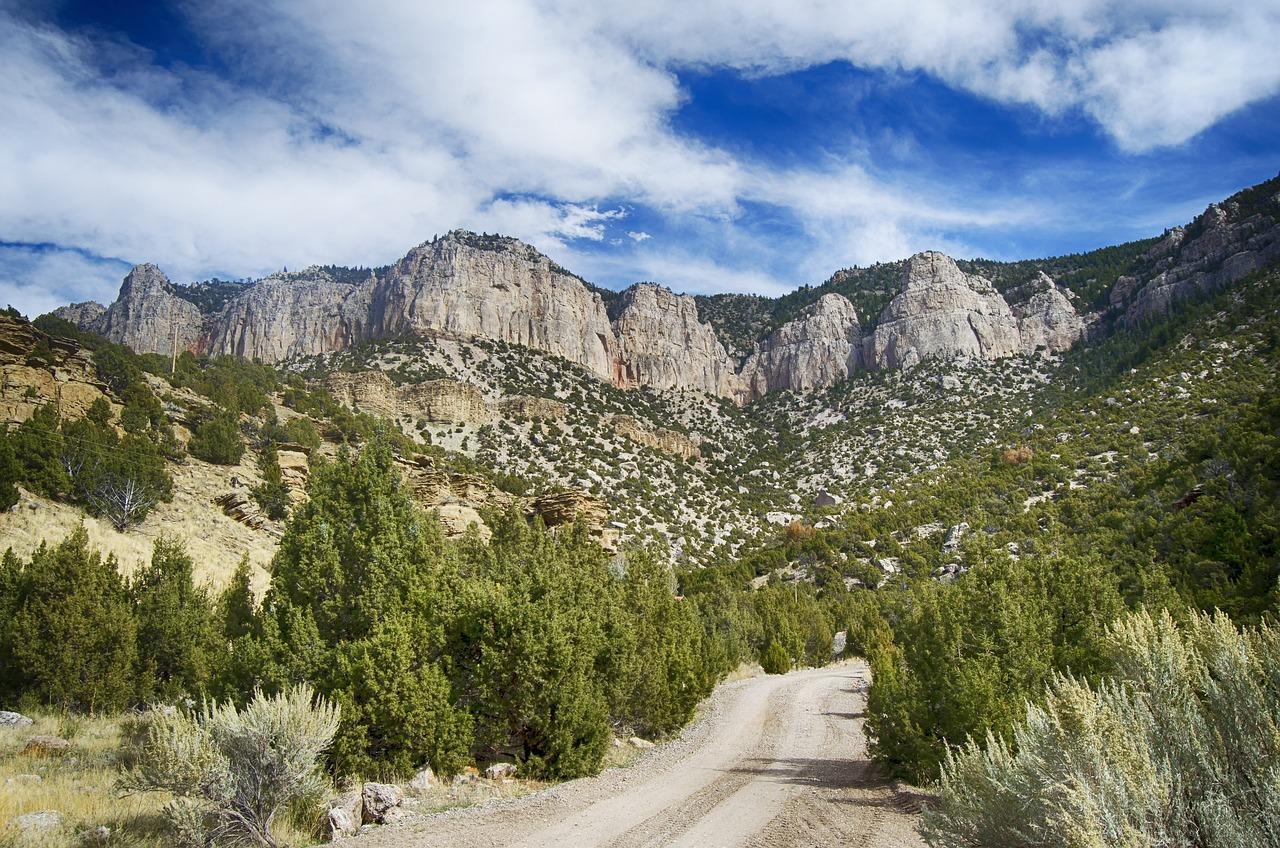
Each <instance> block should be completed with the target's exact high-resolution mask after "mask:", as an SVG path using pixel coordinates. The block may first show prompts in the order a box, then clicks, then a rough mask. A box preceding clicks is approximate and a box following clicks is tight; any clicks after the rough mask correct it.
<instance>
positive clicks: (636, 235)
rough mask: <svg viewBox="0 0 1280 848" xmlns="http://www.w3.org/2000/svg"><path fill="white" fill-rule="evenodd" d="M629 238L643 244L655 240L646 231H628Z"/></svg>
mask: <svg viewBox="0 0 1280 848" xmlns="http://www.w3.org/2000/svg"><path fill="white" fill-rule="evenodd" d="M627 238H629V239H631V240H632V241H635V242H641V241H648V240H649V239H651V238H653V236H651V235H649V234H648V233H646V232H645V231H644V230H628V231H627Z"/></svg>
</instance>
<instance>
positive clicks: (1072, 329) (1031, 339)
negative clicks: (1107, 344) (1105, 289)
mask: <svg viewBox="0 0 1280 848" xmlns="http://www.w3.org/2000/svg"><path fill="white" fill-rule="evenodd" d="M1009 299H1010V301H1011V303H1012V309H1013V314H1014V317H1016V318H1017V319H1018V334H1019V336H1020V337H1021V339H1022V350H1023V352H1025V353H1034V352H1035V351H1036V350H1038V349H1043V350H1047V351H1049V352H1050V353H1059V352H1061V351H1064V350H1067V349H1069V348H1070V347H1071V346H1072V345H1074V344H1075V343H1076V341H1077V340H1079V338H1080V337H1081V335H1083V333H1084V320H1083V319H1082V318H1081V317H1080V315H1079V314H1078V313H1077V312H1076V308H1075V306H1074V305H1073V304H1072V303H1071V298H1070V296H1069V294H1068V293H1067V292H1066V291H1064V290H1063V289H1061V288H1059V287H1058V286H1057V284H1055V283H1054V282H1053V280H1052V279H1051V278H1050V277H1049V276H1048V275H1047V274H1045V273H1044V272H1043V271H1041V272H1040V273H1039V275H1038V276H1037V277H1036V279H1034V280H1032V281H1031V282H1030V283H1028V284H1027V285H1025V286H1022V287H1020V288H1019V289H1018V290H1017V291H1016V292H1011V293H1010V297H1009Z"/></svg>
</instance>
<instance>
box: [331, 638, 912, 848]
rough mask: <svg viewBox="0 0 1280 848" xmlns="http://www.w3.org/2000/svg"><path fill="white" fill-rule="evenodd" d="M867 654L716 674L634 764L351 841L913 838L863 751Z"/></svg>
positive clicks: (903, 806)
mask: <svg viewBox="0 0 1280 848" xmlns="http://www.w3.org/2000/svg"><path fill="white" fill-rule="evenodd" d="M867 679H868V675H867V669H866V665H865V664H863V663H860V662H850V663H843V664H840V665H835V666H829V667H827V668H821V669H812V670H806V671H798V672H792V673H791V674H787V675H780V676H773V675H770V676H765V677H756V678H752V679H750V680H743V681H738V682H735V683H729V684H724V685H722V686H720V687H719V688H718V689H717V690H716V692H715V694H714V695H713V696H712V698H711V699H710V701H709V704H708V710H707V713H706V716H705V717H704V718H703V719H702V720H700V721H698V722H697V723H695V724H694V725H692V726H691V727H689V728H688V729H686V730H685V732H684V733H683V734H682V735H681V736H680V738H679V739H677V740H675V741H673V742H671V743H669V744H666V745H662V746H660V747H658V748H656V749H654V750H653V751H650V752H649V753H647V754H646V755H645V757H644V758H642V759H641V760H640V761H639V762H637V763H636V764H635V765H633V766H631V767H630V768H625V769H610V770H609V771H606V772H604V773H603V774H601V775H599V776H597V777H592V778H585V779H583V780H575V781H571V782H568V783H564V784H560V785H558V786H556V787H553V788H552V789H549V790H546V791H544V792H539V793H537V794H535V795H531V796H528V797H525V798H521V799H518V800H516V801H511V802H505V803H502V804H498V805H495V806H491V807H488V806H487V807H481V808H473V809H467V810H457V811H452V812H448V813H442V814H439V815H435V816H427V817H423V818H419V819H416V820H414V821H411V822H405V823H404V824H401V825H395V826H389V827H383V828H378V829H377V830H375V831H373V832H371V833H368V834H365V835H363V836H360V837H358V838H355V839H348V840H344V841H341V842H339V843H338V844H342V845H348V846H351V848H433V846H442V848H443V846H448V848H480V846H485V848H488V846H513V847H514V846H519V848H551V846H573V847H574V848H595V847H596V846H598V847H599V848H605V847H606V846H607V848H638V847H639V846H680V848H730V846H761V848H763V846H770V848H777V847H778V846H784V847H785V846H802V845H803V846H814V845H841V846H852V848H912V847H913V846H923V844H924V843H923V842H922V841H921V840H920V838H919V837H918V836H917V835H916V832H915V824H916V816H915V815H914V813H913V811H912V810H913V807H914V806H915V803H914V802H915V800H916V799H914V798H913V797H911V796H908V795H903V794H900V793H897V792H895V791H894V790H893V789H892V788H890V787H889V786H888V785H887V784H885V783H884V782H883V781H881V780H879V778H878V775H877V773H876V771H875V769H874V768H873V766H872V765H871V763H870V762H869V761H868V760H867V757H866V740H865V738H864V736H863V734H862V711H863V707H864V705H865V699H866V688H867Z"/></svg>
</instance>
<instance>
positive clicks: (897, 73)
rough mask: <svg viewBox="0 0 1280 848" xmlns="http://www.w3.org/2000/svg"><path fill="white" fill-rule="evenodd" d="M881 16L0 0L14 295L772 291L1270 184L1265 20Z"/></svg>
mask: <svg viewBox="0 0 1280 848" xmlns="http://www.w3.org/2000/svg"><path fill="white" fill-rule="evenodd" d="M889 5H890V4H867V5H865V6H861V7H859V6H857V4H850V3H837V2H830V0H789V1H788V2H781V0H779V1H778V2H773V0H759V2H755V3H751V4H742V3H739V2H729V0H707V2H703V3H698V4H689V3H687V2H684V3H676V2H666V0H652V2H629V3H625V4H624V3H609V2H595V3H588V2H584V0H539V2H535V1H534V0H492V2H487V3H484V4H476V3H474V2H472V3H453V2H447V0H441V2H433V3H430V4H421V3H412V2H373V3H362V4H349V3H337V2H333V3H329V2H323V0H309V2H304V1H303V0H255V2H247V0H222V2H218V3H208V2H205V3H196V2H186V0H181V1H180V2H170V3H143V2H124V1H123V0H117V2H112V3H100V2H57V0H39V1H38V2H16V3H15V2H13V0H0V114H3V115H4V116H5V119H4V121H5V124H4V128H3V132H0V301H8V302H12V303H14V304H15V305H16V306H18V307H19V308H20V309H22V310H23V311H25V312H27V313H29V314H33V315H34V314H38V313H39V312H43V311H46V310H47V309H49V308H52V307H53V306H55V305H57V304H58V303H62V302H67V301H72V300H84V299H89V298H93V299H97V300H101V301H104V302H105V301H109V300H111V299H112V298H113V297H114V294H115V290H116V289H117V288H118V286H119V281H120V278H121V277H122V276H123V275H124V273H125V272H127V270H128V268H129V266H130V265H132V264H134V263H137V262H144V261H150V262H155V263H157V264H159V265H160V266H161V267H162V268H163V269H165V270H166V272H168V273H169V275H170V276H171V278H173V279H174V280H175V281H179V282H187V281H191V280H194V279H202V278H207V277H210V276H221V277H224V278H241V277H256V276H261V275H264V274H266V273H270V272H271V271H274V270H278V269H279V268H281V267H283V266H288V267H290V268H294V267H301V266H305V265H307V264H311V263H320V264H323V263H337V264H351V265H377V264H384V263H387V262H391V261H394V260H395V259H397V258H398V257H400V256H401V255H403V254H404V252H405V251H406V250H407V249H408V248H409V247H411V246H412V245H414V244H417V243H419V242H421V241H424V240H426V239H428V238H430V237H431V236H432V235H434V234H436V233H441V232H445V231H447V230H449V229H451V228H453V227H468V228H471V229H477V230H484V231H489V232H495V231H497V232H503V233H506V234H509V235H514V236H517V237H520V238H523V239H526V240H527V241H530V242H531V243H533V244H535V245H536V246H538V247H539V248H541V249H542V250H544V251H545V252H547V253H548V254H550V255H551V256H552V257H553V258H554V259H556V260H557V261H559V262H560V263H561V264H563V265H565V266H567V267H569V268H571V269H573V270H575V271H577V272H578V273H580V274H582V275H583V276H585V277H586V278H588V279H590V280H593V281H595V282H598V283H601V284H604V285H608V286H612V287H622V286H625V285H627V284H629V283H631V282H634V281H637V280H656V281H659V282H662V283H665V284H667V285H670V286H671V287H672V288H675V289H677V290H683V291H690V292H717V291H752V292H759V293H764V294H779V293H781V292H784V291H786V290H788V289H790V288H792V287H794V286H796V285H800V284H804V283H817V282H821V281H822V280H823V279H825V277H826V276H828V275H829V274H830V273H831V272H832V271H833V270H835V269H837V268H840V267H845V266H848V265H853V264H868V263H870V262H874V261H880V260H892V259H897V258H901V257H903V256H905V255H909V254H910V253H912V252H915V251H917V250H922V249H926V248H938V249H942V250H946V251H948V252H950V253H952V254H953V255H956V256H966V257H967V256H987V257H994V258H1003V259H1014V258H1026V257H1035V256H1045V255H1054V254H1060V253H1067V252H1075V251H1081V250H1087V249H1090V248H1093V247H1099V246H1103V245H1106V244H1112V243H1116V242H1120V241H1125V240H1129V239H1133V238H1140V237H1144V236H1148V235H1154V234H1157V233H1159V232H1160V231H1161V230H1162V229H1164V228H1165V227H1167V226H1170V225H1173V224H1177V223H1182V222H1184V221H1186V220H1188V219H1189V218H1191V217H1192V216H1193V215H1195V214H1196V213H1198V212H1199V211H1200V210H1202V209H1203V208H1204V206H1205V205H1206V204H1208V203H1209V202H1211V201H1213V200H1217V199H1221V198H1222V197H1225V196H1227V195H1228V194H1230V193H1232V192H1234V191H1236V190H1238V189H1240V188H1242V187H1244V186H1247V185H1251V184H1254V183H1256V182H1259V181H1261V180H1264V179H1267V178H1269V177H1271V176H1274V175H1275V174H1276V173H1277V171H1278V170H1280V142H1278V141H1277V139H1280V62H1276V61H1275V59H1274V45H1275V44H1276V43H1280V0H1261V2H1252V3H1249V4H1235V7H1233V8H1228V7H1227V5H1226V4H1222V3H1220V2H1197V0H1167V2H1166V0H1142V2H1136V3H1127V4H1116V3H1113V2H1109V0H1062V2H1058V3H1054V4H1044V3H1042V2H1039V0H1025V2H1024V1H1023V0H1005V2H994V0H974V2H970V3H966V4H963V6H961V5H960V4H954V3H945V2H940V0H903V2H900V3H897V4H892V8H884V7H886V6H889ZM357 7H358V8H357ZM851 10H852V11H851Z"/></svg>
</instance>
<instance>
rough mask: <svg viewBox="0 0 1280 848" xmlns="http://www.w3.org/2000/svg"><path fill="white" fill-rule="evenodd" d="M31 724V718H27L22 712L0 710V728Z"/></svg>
mask: <svg viewBox="0 0 1280 848" xmlns="http://www.w3.org/2000/svg"><path fill="white" fill-rule="evenodd" d="M31 725H32V721H31V719H29V718H27V717H26V716H24V715H23V714H22V713H15V712H10V711H9V710H0V728H5V727H9V728H18V727H30V726H31Z"/></svg>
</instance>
